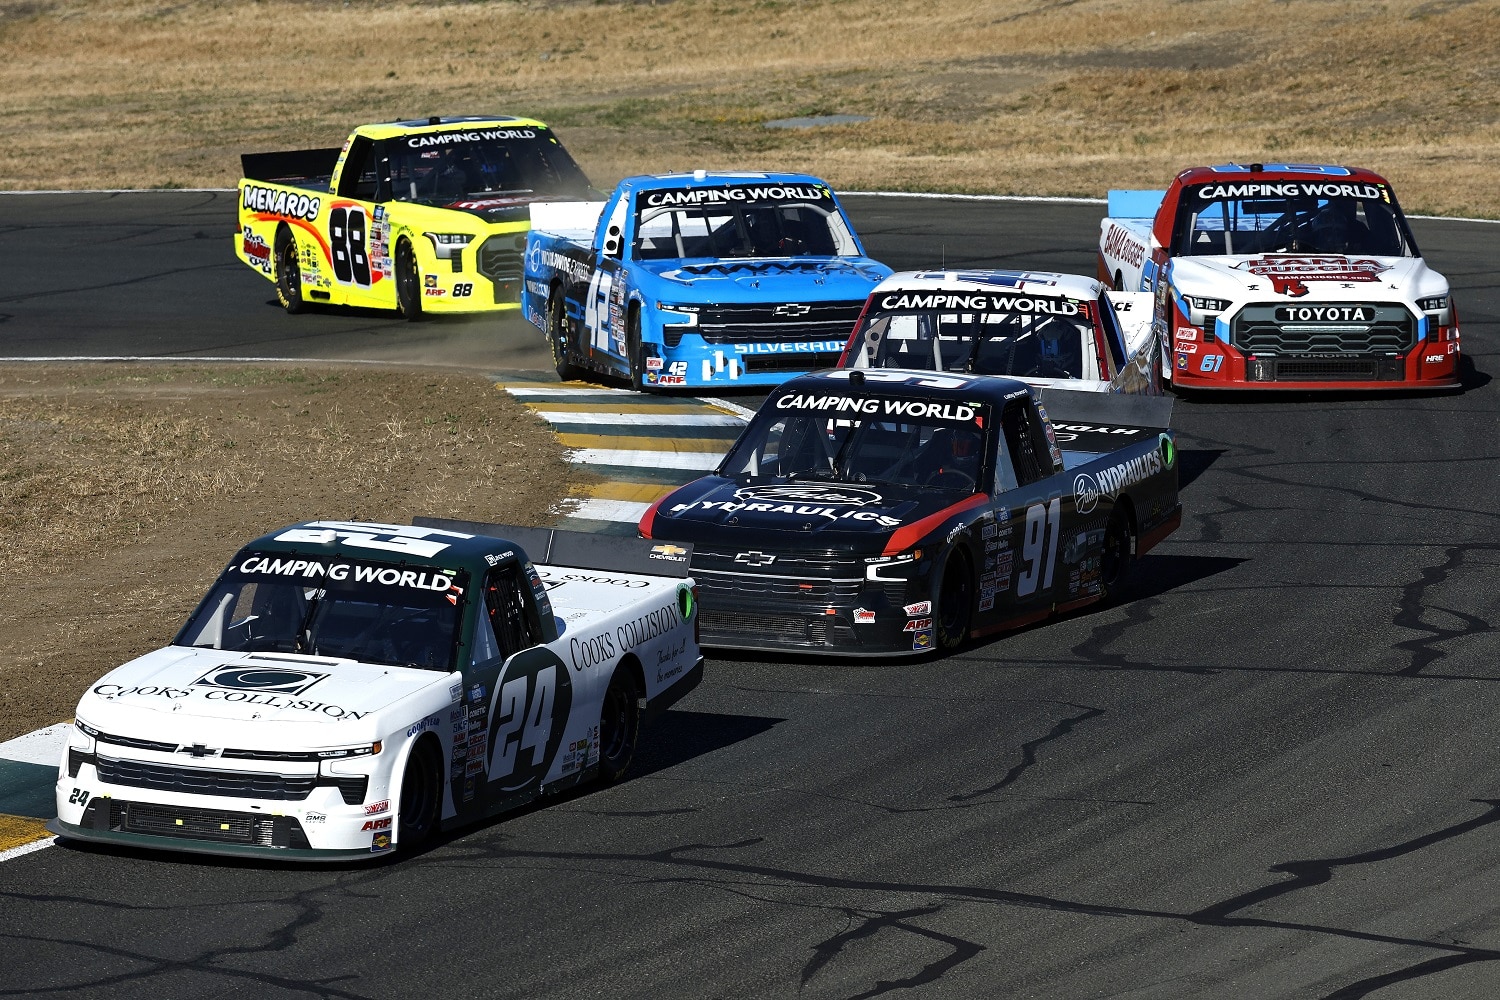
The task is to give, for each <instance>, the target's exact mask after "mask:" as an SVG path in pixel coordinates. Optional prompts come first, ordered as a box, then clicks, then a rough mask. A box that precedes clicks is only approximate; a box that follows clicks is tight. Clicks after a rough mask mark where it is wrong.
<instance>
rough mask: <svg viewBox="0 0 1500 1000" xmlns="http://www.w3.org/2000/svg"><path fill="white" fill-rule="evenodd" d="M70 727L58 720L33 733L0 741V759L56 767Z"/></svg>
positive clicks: (60, 758)
mask: <svg viewBox="0 0 1500 1000" xmlns="http://www.w3.org/2000/svg"><path fill="white" fill-rule="evenodd" d="M72 728H73V727H72V726H70V725H68V724H67V723H66V722H59V723H57V724H56V725H51V726H48V727H47V728H45V729H38V730H37V731H36V732H34V733H27V734H26V735H25V736H17V737H16V738H15V739H13V740H6V741H5V742H4V743H0V759H4V760H13V761H16V762H17V763H20V764H43V765H45V766H47V767H56V766H57V762H58V761H60V760H62V755H63V748H64V747H66V746H67V745H68V730H70V729H72Z"/></svg>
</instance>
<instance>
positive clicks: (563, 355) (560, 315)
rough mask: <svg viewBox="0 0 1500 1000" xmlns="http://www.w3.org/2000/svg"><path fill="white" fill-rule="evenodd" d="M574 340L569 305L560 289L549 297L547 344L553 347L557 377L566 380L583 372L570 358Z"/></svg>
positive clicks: (553, 361) (553, 365) (553, 364)
mask: <svg viewBox="0 0 1500 1000" xmlns="http://www.w3.org/2000/svg"><path fill="white" fill-rule="evenodd" d="M572 342H573V334H572V332H571V331H570V330H569V329H568V311H567V306H566V304H565V303H564V301H563V296H562V290H561V289H558V290H556V291H554V292H553V293H552V295H551V297H550V298H548V299H547V346H548V347H549V348H551V349H552V367H554V368H556V369H557V377H558V378H560V379H562V380H563V381H564V382H567V381H569V380H571V379H575V378H578V377H579V376H580V375H582V374H583V372H582V370H581V369H579V367H578V366H577V365H575V364H573V362H572V361H571V360H570V358H569V354H570V352H571V351H570V349H571V347H572Z"/></svg>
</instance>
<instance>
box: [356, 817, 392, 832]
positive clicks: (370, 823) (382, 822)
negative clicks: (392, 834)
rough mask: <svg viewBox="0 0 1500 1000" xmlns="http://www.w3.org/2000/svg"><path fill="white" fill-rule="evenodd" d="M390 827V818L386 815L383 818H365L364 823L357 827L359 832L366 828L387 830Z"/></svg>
mask: <svg viewBox="0 0 1500 1000" xmlns="http://www.w3.org/2000/svg"><path fill="white" fill-rule="evenodd" d="M390 828H391V818H390V817H389V816H387V817H386V818H385V819H367V820H365V825H364V826H362V827H360V828H359V829H360V832H364V831H366V830H389V829H390Z"/></svg>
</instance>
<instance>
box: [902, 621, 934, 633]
mask: <svg viewBox="0 0 1500 1000" xmlns="http://www.w3.org/2000/svg"><path fill="white" fill-rule="evenodd" d="M931 628H932V619H931V618H916V619H913V620H912V621H909V622H907V623H906V624H905V625H904V626H902V628H901V631H903V632H926V631H929V630H930V629H931Z"/></svg>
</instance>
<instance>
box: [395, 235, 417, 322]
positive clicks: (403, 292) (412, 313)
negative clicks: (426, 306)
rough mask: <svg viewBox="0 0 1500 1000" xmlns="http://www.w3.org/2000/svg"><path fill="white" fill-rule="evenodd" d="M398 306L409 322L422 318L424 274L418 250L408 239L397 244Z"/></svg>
mask: <svg viewBox="0 0 1500 1000" xmlns="http://www.w3.org/2000/svg"><path fill="white" fill-rule="evenodd" d="M396 308H397V309H399V310H401V315H402V316H403V317H404V318H405V319H406V320H407V321H408V322H411V323H415V322H416V321H417V320H419V319H421V318H422V275H421V273H419V272H418V270H417V252H416V251H415V250H413V249H412V248H411V243H409V242H408V241H406V240H402V241H401V242H400V243H397V244H396Z"/></svg>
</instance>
